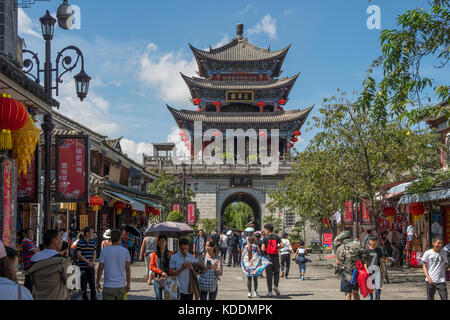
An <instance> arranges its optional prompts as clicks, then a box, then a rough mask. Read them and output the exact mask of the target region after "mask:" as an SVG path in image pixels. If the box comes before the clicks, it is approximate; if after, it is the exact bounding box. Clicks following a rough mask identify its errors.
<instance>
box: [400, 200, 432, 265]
mask: <svg viewBox="0 0 450 320" xmlns="http://www.w3.org/2000/svg"><path fill="white" fill-rule="evenodd" d="M407 210H408V213H409V217H408V218H409V219H408V227H407V243H406V257H407V259H408V265H409V266H412V267H421V266H422V261H421V258H422V256H423V253H424V252H425V251H426V250H428V247H429V241H428V240H429V238H430V232H429V231H430V227H429V217H430V212H431V204H430V203H423V202H414V203H411V204H410V205H409V206H408V209H407Z"/></svg>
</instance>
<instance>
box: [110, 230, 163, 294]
mask: <svg viewBox="0 0 450 320" xmlns="http://www.w3.org/2000/svg"><path fill="white" fill-rule="evenodd" d="M119 245H120V243H119ZM155 251H156V237H145V238H144V240H142V245H141V251H140V254H139V260H141V261H142V260H144V259H145V275H146V281H147V283H148V285H149V286H150V285H151V284H152V278H153V272H152V271H151V270H150V258H151V257H152V253H153V252H155Z"/></svg>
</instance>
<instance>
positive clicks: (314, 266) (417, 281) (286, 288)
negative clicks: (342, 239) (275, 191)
mask: <svg viewBox="0 0 450 320" xmlns="http://www.w3.org/2000/svg"><path fill="white" fill-rule="evenodd" d="M311 257H312V258H311V259H312V260H313V263H309V264H308V269H307V272H306V280H305V281H302V280H300V279H299V278H298V268H297V264H295V263H292V264H291V274H292V278H289V279H283V278H282V279H280V290H281V296H279V297H274V298H273V299H286V300H290V299H294V300H342V299H343V294H342V293H340V292H339V286H340V281H339V279H337V278H336V277H335V276H334V274H333V267H332V266H331V264H332V259H326V260H325V261H319V260H318V255H311ZM131 272H132V288H131V292H130V293H129V294H128V299H133V300H145V299H154V297H155V294H154V291H153V287H150V286H148V285H147V283H145V282H144V281H143V277H144V274H145V267H144V265H143V263H140V262H139V263H134V264H133V266H132V271H131ZM389 276H390V280H391V284H389V285H383V290H382V294H381V298H382V299H383V300H388V299H389V300H417V299H426V296H425V284H424V282H425V281H424V276H423V272H422V269H404V270H400V271H394V270H390V272H389ZM258 285H259V288H258V293H259V294H261V295H265V294H266V293H267V285H266V279H265V278H263V279H259V281H258ZM436 298H437V299H439V298H438V296H437V297H436ZM217 299H218V300H247V299H248V298H247V282H246V280H245V279H244V276H243V273H242V271H241V269H240V268H228V267H226V266H225V267H224V276H223V277H222V281H220V282H219V294H218V297H217ZM261 299H268V298H264V297H261Z"/></svg>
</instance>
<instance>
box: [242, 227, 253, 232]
mask: <svg viewBox="0 0 450 320" xmlns="http://www.w3.org/2000/svg"><path fill="white" fill-rule="evenodd" d="M244 231H245V232H255V228H252V227H248V228H245V230H244Z"/></svg>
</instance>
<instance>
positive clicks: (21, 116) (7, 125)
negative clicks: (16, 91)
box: [0, 94, 28, 150]
mask: <svg viewBox="0 0 450 320" xmlns="http://www.w3.org/2000/svg"><path fill="white" fill-rule="evenodd" d="M27 121H28V110H27V108H26V107H25V106H24V105H23V104H22V103H20V102H19V101H17V100H14V99H11V96H10V95H7V94H3V95H2V96H0V150H10V149H12V140H11V130H13V131H14V130H19V129H22V128H23V127H24V126H25V124H26V123H27Z"/></svg>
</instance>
